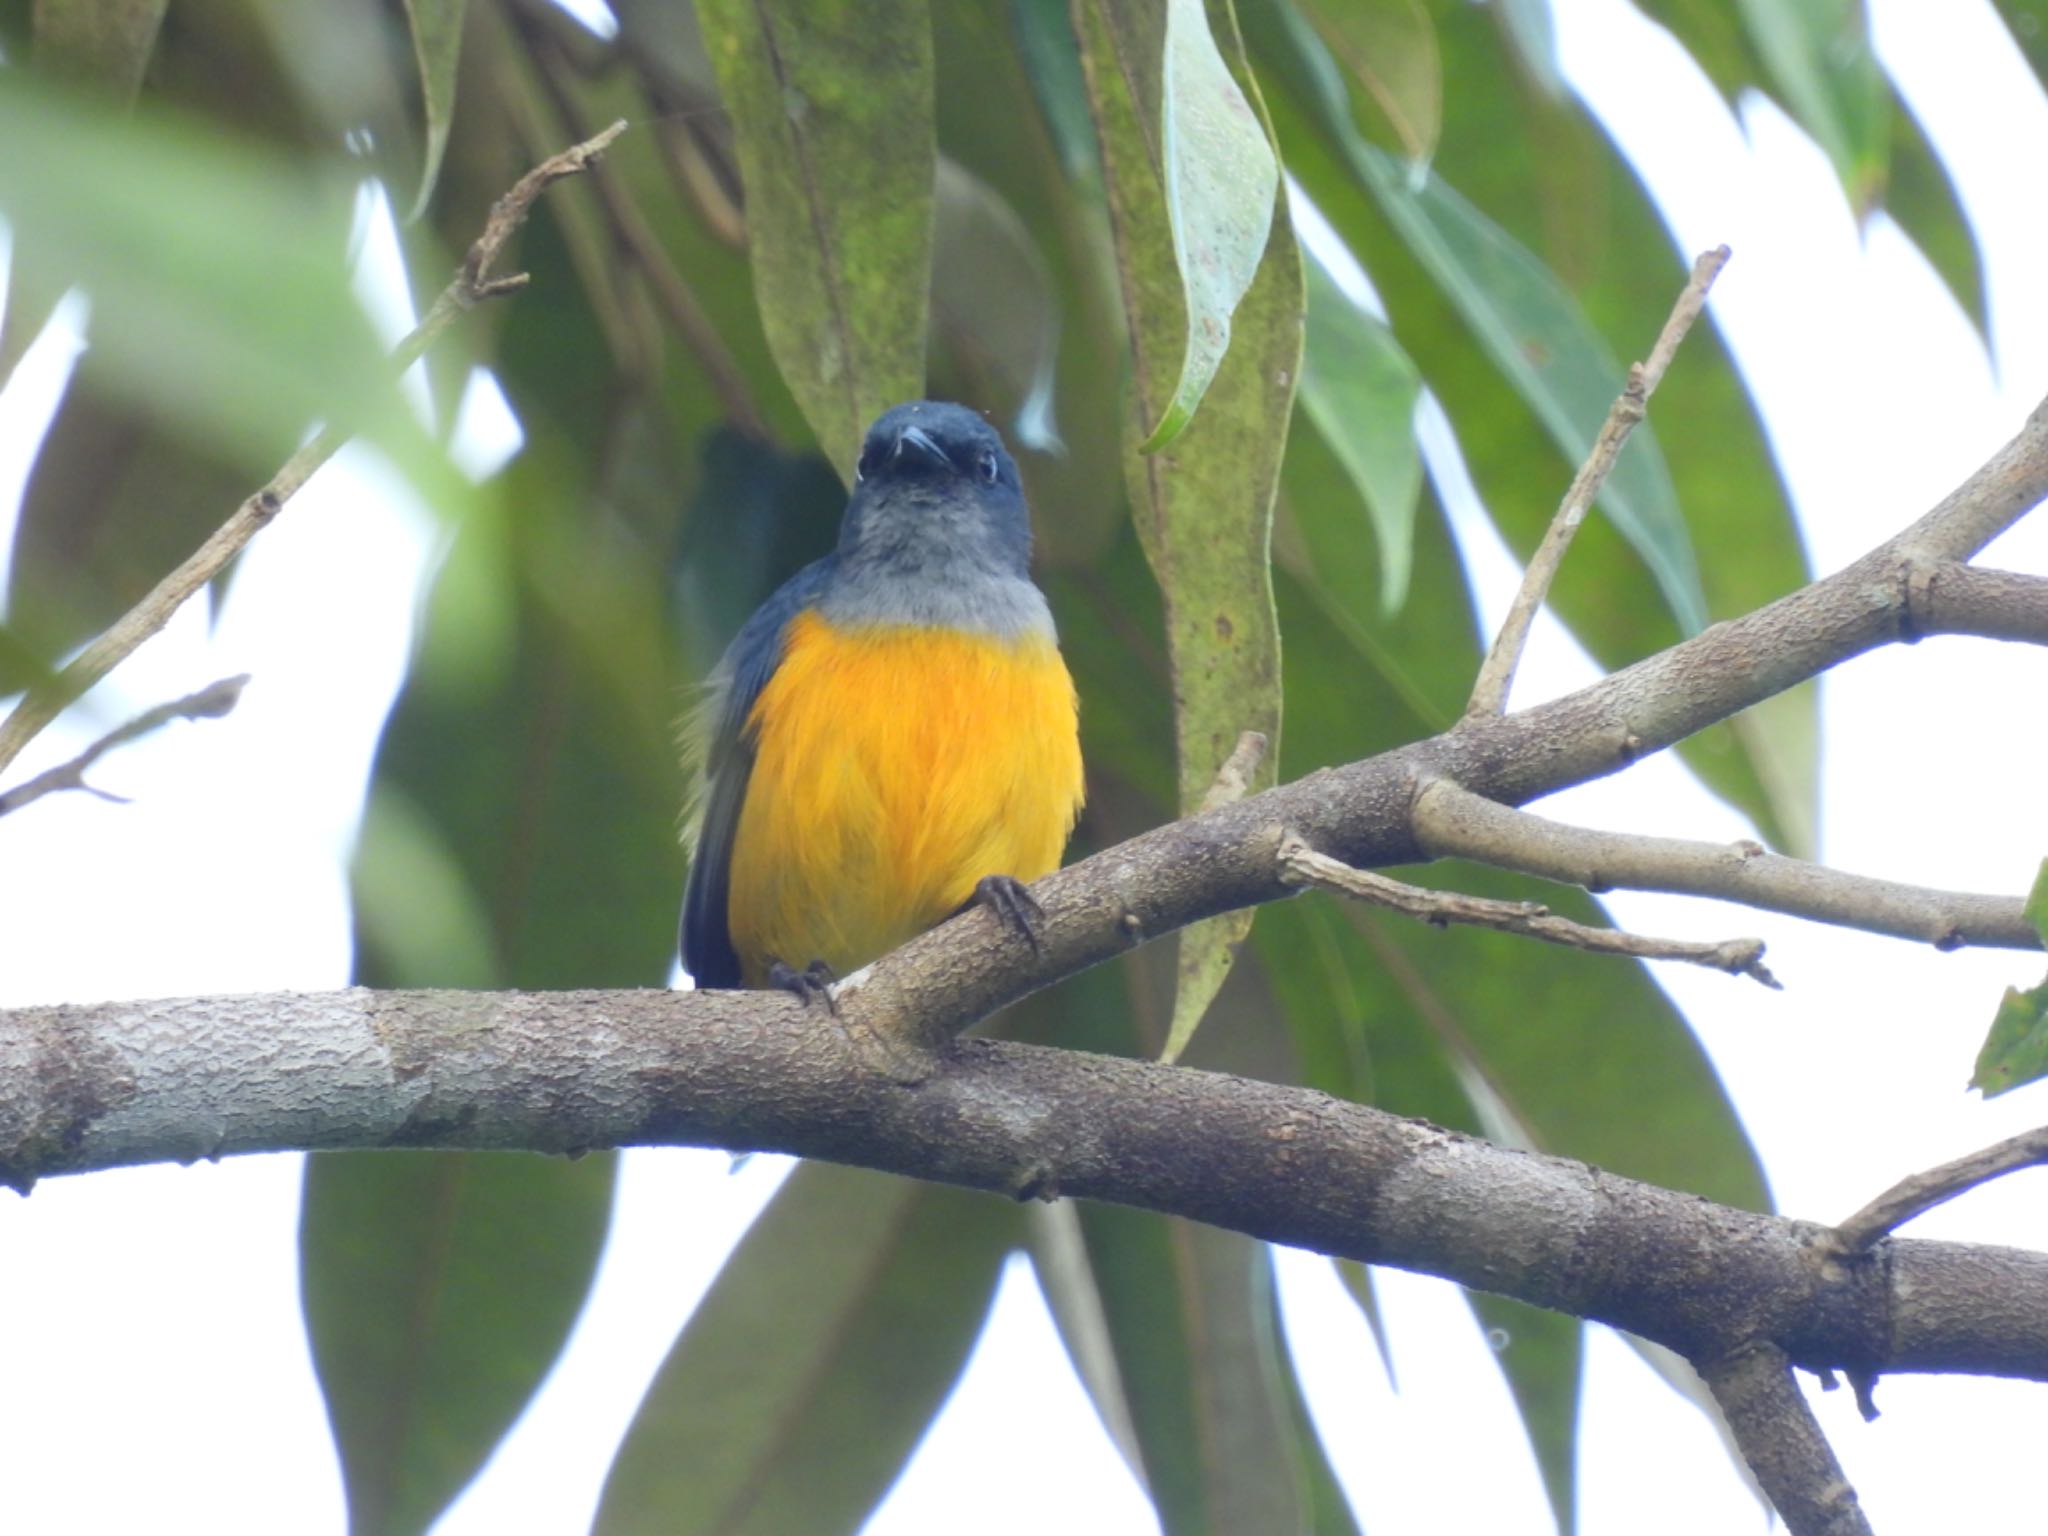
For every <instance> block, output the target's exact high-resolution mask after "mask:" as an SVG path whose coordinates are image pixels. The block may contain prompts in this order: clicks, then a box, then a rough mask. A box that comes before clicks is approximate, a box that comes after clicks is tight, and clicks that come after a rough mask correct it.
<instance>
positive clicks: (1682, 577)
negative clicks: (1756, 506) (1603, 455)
mask: <svg viewBox="0 0 2048 1536" xmlns="http://www.w3.org/2000/svg"><path fill="white" fill-rule="evenodd" d="M1351 152H1352V164H1353V166H1354V167H1355V168H1356V170H1357V172H1358V174H1359V175H1360V176H1361V177H1362V178H1363V179H1364V181H1365V184H1366V186H1367V187H1368V188H1370V189H1371V190H1372V192H1373V194H1374V195H1375V196H1376V197H1377V198H1378V199H1379V204H1380V207H1381V209H1382V211H1384V212H1385V214H1386V216H1387V218H1388V219H1389V220H1390V221H1391V222H1392V223H1393V224H1394V225H1395V227H1396V228H1398V229H1399V230H1400V231H1401V232H1402V235H1403V236H1404V237H1405V238H1406V239H1407V241H1408V243H1409V245H1410V246H1411V247H1413V248H1414V250H1415V252H1416V255H1417V256H1418V257H1419V258H1420V259H1421V260H1422V262H1423V264H1424V265H1425V266H1427V267H1428V268H1429V269H1430V270H1431V272H1432V273H1433V274H1434V276H1435V277H1436V280H1437V281H1438V283H1440V284H1441V285H1442V287H1443V289H1444V292H1445V293H1446V294H1447V295H1448V296H1449V297H1450V299H1451V301H1452V302H1453V303H1455V304H1456V305H1457V306H1458V308H1459V309H1460V310H1461V311H1462V312H1463V314H1464V316H1465V319H1466V321H1467V323H1468V324H1469V325H1470V326H1471V327H1472V330H1473V333H1474V334H1475V335H1476V336H1477V337H1478V338H1479V342H1480V344H1481V345H1482V346H1483V347H1485V349H1486V351H1487V354H1488V355H1489V356H1490V357H1492V359H1493V361H1494V364H1495V366H1497V367H1498V368H1499V369H1500V370H1501V372H1502V373H1504V374H1506V375H1507V377H1508V378H1509V379H1510V380H1511V381H1513V383H1514V385H1515V387H1516V389H1517V390H1518V391H1519V392H1520V394H1521V395H1522V396H1523V398H1524V399H1526V400H1527V401H1528V402H1529V405H1530V408H1531V409H1532V410H1534V411H1535V413H1536V416H1537V419H1538V420H1539V421H1541V422H1542V423H1543V426H1544V428H1545V430H1546V431H1548V432H1549V433H1550V436H1551V439H1552V440H1553V441H1554V442H1555V443H1556V444H1557V446H1558V449H1559V451H1560V452H1561V453H1563V454H1564V456H1565V457H1566V458H1567V459H1569V460H1571V461H1573V462H1578V461H1581V460H1583V459H1584V458H1585V456H1586V455H1587V453H1588V452H1590V451H1591V449H1592V446H1593V440H1594V438H1595V437H1597V436H1598V435H1599V431H1600V426H1601V423H1602V422H1604V421H1605V420H1606V418H1607V412H1608V409H1609V408H1610V407H1611V406H1612V405H1613V404H1614V400H1615V397H1616V396H1617V395H1619V394H1620V393H1621V391H1622V388H1623V386H1624V385H1625V384H1626V382H1627V379H1626V375H1625V374H1624V371H1623V369H1622V367H1621V365H1620V363H1618V362H1617V361H1616V360H1615V357H1614V354H1613V353H1612V352H1611V351H1609V350H1608V347H1607V344H1606V343H1605V341H1603V340H1602V339H1601V337H1600V336H1599V335H1598V333H1597V332H1595V331H1594V330H1593V329H1592V327H1591V326H1590V325H1588V324H1587V322H1586V319H1585V316H1584V315H1583V314H1582V313H1581V312H1580V310H1579V307H1578V305H1577V304H1576V303H1575V302H1574V301H1573V299H1572V297H1571V295H1570V294H1569V293H1568V292H1566V290H1565V288H1564V286H1563V285H1562V284H1561V283H1559V282H1558V280H1557V279H1556V277H1555V276H1554V275H1552V273H1551V272H1550V271H1549V270H1548V269H1547V268H1546V267H1544V266H1543V264H1542V263H1541V262H1539V261H1538V260H1536V258H1535V257H1534V256H1532V255H1531V254H1530V253H1529V252H1528V251H1527V250H1526V249H1524V248H1523V247H1522V246H1521V245H1520V244H1518V243H1517V242H1516V241H1514V240H1513V239H1511V238H1510V237H1509V236H1508V234H1507V232H1506V231H1505V230H1503V229H1501V228H1500V226H1498V225H1497V224H1495V223H1494V222H1493V221H1492V220H1491V219H1489V218H1487V217H1486V215H1484V214H1483V213H1481V212H1480V211H1479V210H1478V209H1477V208H1475V207H1473V206H1472V204H1471V203H1469V202H1467V201H1466V200H1465V199H1464V197H1462V196H1461V195H1460V194H1459V193H1458V192H1457V191H1455V190H1454V189H1453V188H1452V187H1451V186H1450V185H1449V184H1448V183H1446V182H1445V181H1444V180H1443V179H1442V178H1441V177H1438V176H1435V175H1431V174H1428V173H1422V174H1420V175H1418V174H1416V173H1414V172H1411V171H1410V170H1409V169H1408V168H1406V167H1403V166H1401V165H1399V164H1398V163H1397V162H1395V161H1394V160H1393V159H1392V158H1391V157H1390V156H1388V155H1387V154H1386V153H1385V152H1384V151H1382V150H1379V149H1377V148H1375V147H1374V146H1372V145H1370V144H1365V143H1358V142H1354V143H1353V145H1352V151H1351ZM1655 339H1656V337H1655V335H1654V334H1653V335H1652V336H1650V337H1649V338H1647V340H1646V343H1645V347H1646V349H1647V342H1648V341H1654V340H1655ZM1600 505H1601V507H1602V509H1603V510H1605V511H1606V513H1607V515H1608V516H1609V517H1610V518H1612V519H1613V520H1614V525H1615V527H1617V528H1618V529H1620V530H1621V533H1622V535H1623V536H1624V537H1625V538H1627V539H1628V541H1629V543H1630V544H1631V545H1633V546H1634V547H1635V550H1636V553H1637V554H1639V555H1640V556H1641V557H1642V559H1643V563H1644V564H1645V565H1647V566H1648V567H1649V568H1650V571H1651V574H1652V575H1653V576H1655V578H1656V581H1657V589H1658V591H1659V592H1660V593H1661V594H1662V595H1663V598H1664V601H1665V603H1666V604H1667V605H1668V606H1669V607H1670V609H1671V612H1672V614H1673V616H1674V617H1675V618H1676V619H1677V620H1678V623H1679V626H1680V628H1681V629H1683V630H1684V631H1685V632H1686V633H1688V634H1692V633H1695V632H1697V631H1698V630H1701V629H1703V628H1705V627H1706V623H1707V602H1706V594H1705V593H1704V592H1702V591H1701V589H1700V577H1699V567H1698V564H1697V562H1696V561H1695V559H1694V557H1693V549H1692V537H1691V534H1690V533H1689V531H1688V530H1687V528H1686V526H1685V519H1684V517H1683V516H1682V515H1681V514H1680V512H1679V510H1678V492H1677V490H1676V489H1675V488H1674V487H1673V485H1672V484H1671V472H1670V470H1669V469H1668V468H1667V467H1666V466H1665V463H1664V456H1663V453H1662V452H1661V450H1659V449H1658V447H1657V442H1656V438H1655V437H1654V436H1651V435H1648V429H1647V428H1641V427H1639V428H1638V429H1637V430H1636V433H1635V435H1634V436H1633V437H1631V438H1630V440H1629V445H1628V447H1627V449H1625V450H1624V451H1623V453H1622V456H1621V458H1620V459H1619V460H1618V461H1617V462H1616V464H1615V466H1614V471H1613V473H1612V474H1610V475H1609V476H1608V480H1607V484H1606V485H1605V486H1604V487H1603V488H1602V489H1601V492H1600Z"/></svg>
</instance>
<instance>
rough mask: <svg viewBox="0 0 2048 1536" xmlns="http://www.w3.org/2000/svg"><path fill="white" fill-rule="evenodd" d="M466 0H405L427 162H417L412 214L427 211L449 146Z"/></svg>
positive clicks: (415, 216)
mask: <svg viewBox="0 0 2048 1536" xmlns="http://www.w3.org/2000/svg"><path fill="white" fill-rule="evenodd" d="M467 5H468V0H405V15H406V20H407V21H408V22H409V23H410V24H411V27H412V47H413V55H414V57H415V59H416V60H417V61H418V63H419V75H420V102H421V106H422V109H423V111H424V113H425V116H426V135H425V139H426V161H425V164H423V165H422V166H421V167H420V190H419V195H418V196H417V197H415V198H414V199H413V206H412V217H413V218H418V217H419V216H420V214H421V213H423V212H424V211H425V210H426V206H427V199H428V198H430V197H432V196H433V195H434V181H435V178H437V177H438V176H439V175H440V174H441V155H442V152H443V151H444V150H446V149H447V147H448V127H449V123H450V121H451V119H452V118H453V117H454V115H455V79H456V66H457V65H458V64H459V63H460V62H461V58H462V15H463V12H464V10H465V9H466V8H467Z"/></svg>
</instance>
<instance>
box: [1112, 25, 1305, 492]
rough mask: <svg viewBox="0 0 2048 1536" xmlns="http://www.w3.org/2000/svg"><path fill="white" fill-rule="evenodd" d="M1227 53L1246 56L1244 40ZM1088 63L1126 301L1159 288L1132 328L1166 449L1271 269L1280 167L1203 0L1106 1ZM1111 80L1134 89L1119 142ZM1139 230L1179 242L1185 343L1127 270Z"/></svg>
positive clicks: (1150, 439)
mask: <svg viewBox="0 0 2048 1536" xmlns="http://www.w3.org/2000/svg"><path fill="white" fill-rule="evenodd" d="M1226 46H1228V47H1230V48H1231V49H1232V50H1233V51H1237V48H1236V43H1235V40H1234V38H1231V39H1226ZM1086 57H1087V61H1088V65H1089V79H1090V89H1091V92H1092V93H1093V95H1094V98H1095V121H1096V129H1097V132H1098V135H1101V136H1102V137H1103V139H1104V150H1105V157H1106V159H1107V161H1108V169H1109V177H1110V196H1111V200H1112V203H1113V204H1114V205H1115V207H1116V208H1117V212H1118V227H1117V232H1118V238H1119V260H1120V263H1121V265H1122V267H1123V270H1124V283H1125V298H1126V302H1127V303H1128V302H1130V301H1131V298H1132V290H1133V288H1134V287H1144V288H1149V289H1151V290H1152V291H1150V292H1147V293H1145V294H1144V296H1143V298H1142V300H1141V302H1142V303H1143V304H1144V306H1145V307H1146V308H1147V309H1148V310H1150V311H1152V314H1151V315H1150V316H1148V317H1146V318H1137V319H1134V320H1133V322H1132V324H1133V332H1134V338H1135V336H1136V335H1137V334H1138V333H1141V332H1147V331H1149V332H1152V334H1151V335H1149V336H1147V341H1148V342H1149V343H1150V344H1149V345H1148V346H1146V347H1143V348H1141V349H1140V353H1139V357H1138V360H1137V366H1138V371H1139V384H1138V389H1139V393H1140V395H1141V397H1142V398H1143V400H1144V402H1145V408H1146V416H1145V419H1146V421H1148V422H1150V423H1154V424H1155V425H1153V426H1152V427H1151V430H1150V431H1149V432H1147V433H1146V434H1145V435H1144V439H1143V442H1142V444H1141V445H1140V447H1139V450H1138V451H1139V452H1140V453H1148V454H1150V453H1157V452H1159V451H1160V450H1161V449H1163V448H1165V447H1166V446H1167V444H1169V443H1171V442H1172V441H1173V440H1174V439H1175V438H1177V437H1178V436H1179V435H1180V434H1181V433H1182V432H1183V431H1185V430H1186V429H1187V426H1188V423H1189V422H1190V421H1192V420H1193V419H1194V414H1195V409H1196V407H1197V406H1198V405H1200V404H1201V402H1202V398H1203V396H1204V395H1205V394H1206V393H1207V392H1208V389H1209V385H1210V382H1211V380H1213V379H1214V378H1215V376H1216V370H1217V369H1218V368H1219V367H1220V366H1221V365H1222V362H1223V357H1224V353H1225V351H1226V350H1227V349H1228V347H1229V346H1230V336H1231V325H1232V321H1233V316H1234V315H1235V314H1236V312H1237V308H1238V305H1239V303H1240V302H1241V301H1242V300H1243V299H1244V297H1245V295H1246V292H1247V290H1248V289H1249V288H1250V287H1251V285H1252V281H1253V279H1254V277H1255V276H1256V275H1257V274H1258V272H1259V270H1260V268H1261V265H1262V263H1263V262H1264V260H1265V256H1266V251H1267V248H1268V243H1269V242H1268V238H1267V237H1268V235H1269V234H1270V233H1271V231H1272V229H1273V224H1274V214H1273V208H1274V199H1275V197H1276V196H1277V195H1278V192H1279V187H1280V166H1279V162H1278V160H1277V159H1276V158H1275V157H1274V154H1273V147H1272V144H1271V143H1270V141H1269V140H1268V137H1267V132H1266V128H1265V125H1264V124H1263V122H1261V120H1260V117H1259V114H1258V111H1257V110H1256V109H1255V108H1254V106H1253V104H1252V102H1251V101H1250V100H1248V99H1247V97H1246V95H1245V90H1244V87H1243V86H1242V85H1241V84H1240V83H1239V81H1238V79H1237V77H1236V75H1235V74H1233V72H1232V69H1231V66H1230V64H1228V63H1227V62H1226V61H1225V58H1224V55H1223V53H1222V52H1221V51H1220V50H1219V48H1218V45H1217V40H1216V38H1215V36H1214V34H1213V33H1211V31H1210V30H1209V18H1208V15H1207V12H1206V11H1205V9H1204V7H1203V4H1202V0H1106V3H1104V4H1102V5H1101V6H1100V7H1099V8H1098V10H1097V11H1096V13H1095V25H1094V26H1093V27H1092V28H1091V29H1090V30H1089V33H1088V37H1087V50H1086ZM1110 71H1114V72H1115V73H1116V74H1117V75H1118V76H1119V77H1120V79H1121V81H1122V82H1123V84H1124V86H1125V87H1126V90H1125V92H1123V93H1121V94H1122V99H1123V100H1124V101H1127V102H1128V103H1129V105H1128V108H1126V109H1124V110H1127V111H1128V112H1129V113H1130V114H1131V121H1130V122H1129V123H1119V124H1118V125H1117V126H1116V128H1115V130H1114V131H1115V132H1116V134H1117V141H1116V142H1115V143H1111V142H1109V138H1108V133H1109V131H1110V125H1109V124H1108V123H1106V122H1105V121H1104V114H1105V113H1106V112H1110V111H1113V110H1117V109H1116V108H1114V107H1112V106H1110V105H1109V104H1108V103H1107V101H1106V98H1105V91H1106V90H1108V89H1109V81H1108V80H1107V78H1106V76H1107V74H1108V72H1110ZM1140 180H1143V181H1145V182H1147V183H1148V184H1147V185H1146V186H1144V187H1143V188H1142V189H1140V188H1139V187H1137V186H1136V185H1134V184H1135V183H1137V182H1139V181H1140ZM1162 216H1163V217H1162ZM1138 220H1143V221H1145V222H1146V223H1147V224H1149V225H1155V226H1163V227H1164V229H1165V230H1167V231H1168V232H1170V235H1171V239H1172V253H1173V267H1172V269H1171V270H1172V271H1173V273H1175V274H1177V276H1178V279H1179V282H1178V287H1179V295H1180V300H1181V302H1180V305H1179V316H1178V317H1177V318H1176V319H1175V320H1174V321H1173V322H1171V329H1172V330H1173V331H1176V332H1178V333H1179V334H1178V337H1177V338H1176V339H1177V340H1178V342H1179V345H1177V346H1176V345H1173V344H1172V343H1171V342H1169V341H1168V338H1167V335H1166V334H1165V333H1166V331H1167V330H1168V322H1167V319H1166V314H1167V311H1168V308H1169V306H1168V304H1167V297H1166V294H1165V293H1164V292H1163V291H1160V287H1161V284H1160V274H1159V273H1158V272H1148V273H1146V274H1145V275H1144V277H1143V278H1142V279H1139V278H1134V276H1133V273H1132V270H1131V269H1132V264H1133V259H1132V257H1131V256H1130V254H1129V253H1128V251H1127V249H1126V248H1127V247H1128V246H1129V245H1130V244H1131V243H1132V242H1133V241H1134V240H1147V241H1149V240H1151V239H1152V234H1151V232H1150V230H1144V231H1137V230H1133V229H1132V227H1131V226H1132V224H1133V223H1134V222H1135V221H1138ZM1149 264H1152V263H1151V262H1150V261H1149V260H1148V265H1149ZM1176 357H1177V358H1178V367H1177V369H1176V367H1175V362H1174V359H1175V358H1176ZM1169 375H1172V377H1173V382H1172V383H1171V384H1168V383H1167V382H1166V380H1167V378H1168V376H1169Z"/></svg>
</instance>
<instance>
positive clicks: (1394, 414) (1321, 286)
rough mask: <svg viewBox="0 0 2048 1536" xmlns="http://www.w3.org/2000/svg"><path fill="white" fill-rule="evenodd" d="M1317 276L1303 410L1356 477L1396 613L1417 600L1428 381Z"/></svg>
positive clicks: (1388, 336)
mask: <svg viewBox="0 0 2048 1536" xmlns="http://www.w3.org/2000/svg"><path fill="white" fill-rule="evenodd" d="M1307 272H1308V339H1307V345H1306V346H1305V348H1304V349H1303V352H1302V358H1301V397H1300V404H1301V409H1302V410H1303V412H1304V413H1306V415H1307V416H1308V419H1309V420H1310V421H1312V422H1314V423H1315V426H1316V430H1317V431H1319V432H1320V433H1322V436H1323V441H1324V442H1325V443H1327V444H1328V445H1329V447H1330V451H1331V452H1332V453H1334V454H1335V455H1336V456H1337V458H1338V460H1339V461H1340V462H1341V463H1342V464H1343V466H1344V470H1345V473H1346V474H1347V475H1349V476H1350V479H1351V483H1352V485H1353V487H1355V488H1356V490H1357V493H1358V495H1359V498H1360V499H1361V500H1362V501H1363V502H1364V503H1365V506H1366V509H1367V511H1368V513H1369V514H1370V517H1371V522H1372V531H1373V537H1374V538H1375V539H1377V540H1378V541H1379V548H1380V602H1381V604H1382V605H1383V606H1384V607H1386V608H1387V609H1388V610H1389V611H1390V612H1391V611H1392V610H1394V609H1396V608H1399V607H1400V606H1401V603H1402V601H1403V600H1404V599H1405V598H1406V597H1407V595H1408V573H1409V568H1410V566H1411V565H1412V563H1413V558H1414V554H1413V552H1414V543H1415V508H1416V504H1417V502H1418V501H1419V500H1420V499H1421V496H1422V453H1421V450H1420V449H1419V448H1417V447H1416V443H1415V402H1416V400H1417V399H1418V398H1419V397H1420V395H1421V393H1422V377H1421V375H1420V374H1418V373H1417V372H1416V371H1415V364H1414V363H1412V362H1410V361H1409V359H1408V354H1407V353H1406V352H1403V351H1402V350H1401V344H1400V343H1399V342H1397V341H1395V340H1394V337H1393V334H1392V333H1391V332H1390V331H1388V329H1387V328H1386V326H1385V325H1384V324H1383V323H1382V322H1381V321H1380V320H1379V318H1378V317H1377V316H1375V315H1371V314H1368V313H1367V312H1366V311H1365V310H1363V309H1361V308H1359V307H1358V305H1356V304H1354V303H1352V302H1351V300H1350V299H1348V298H1347V297H1345V295H1344V293H1343V291H1342V290H1341V289H1339V288H1338V286H1337V284H1336V281H1335V279H1333V278H1332V277H1331V276H1330V274H1329V273H1328V272H1327V271H1326V270H1325V269H1324V267H1323V264H1322V263H1321V262H1320V261H1319V260H1316V259H1315V258H1314V257H1313V256H1311V257H1310V259H1309V260H1308V262H1307Z"/></svg>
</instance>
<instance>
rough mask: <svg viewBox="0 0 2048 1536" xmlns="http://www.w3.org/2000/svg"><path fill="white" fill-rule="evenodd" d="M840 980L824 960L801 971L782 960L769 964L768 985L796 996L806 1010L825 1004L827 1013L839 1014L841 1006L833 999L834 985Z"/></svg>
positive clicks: (812, 963) (815, 962)
mask: <svg viewBox="0 0 2048 1536" xmlns="http://www.w3.org/2000/svg"><path fill="white" fill-rule="evenodd" d="M838 979H839V978H838V977H837V976H835V975H834V974H833V973H832V967H831V966H829V965H827V964H826V963H825V962H824V961H822V960H813V961H812V962H811V963H810V964H809V965H807V966H805V967H804V968H803V969H802V970H800V971H799V970H796V969H795V968H793V967H791V966H787V965H784V964H783V963H782V962H781V961H780V960H770V961H769V962H768V985H769V986H771V987H779V988H781V989H782V990H783V991H784V992H792V993H794V994H796V998H797V1001H799V1002H800V1003H802V1004H803V1005H804V1006H805V1007H806V1008H808V1007H810V1006H811V1005H812V1004H814V1003H823V1004H824V1005H825V1011H826V1012H827V1013H832V1014H836V1013H838V1012H839V1004H838V1003H837V1002H835V1001H834V1000H833V997H832V984H833V983H834V982H835V981H837V980H838Z"/></svg>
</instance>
